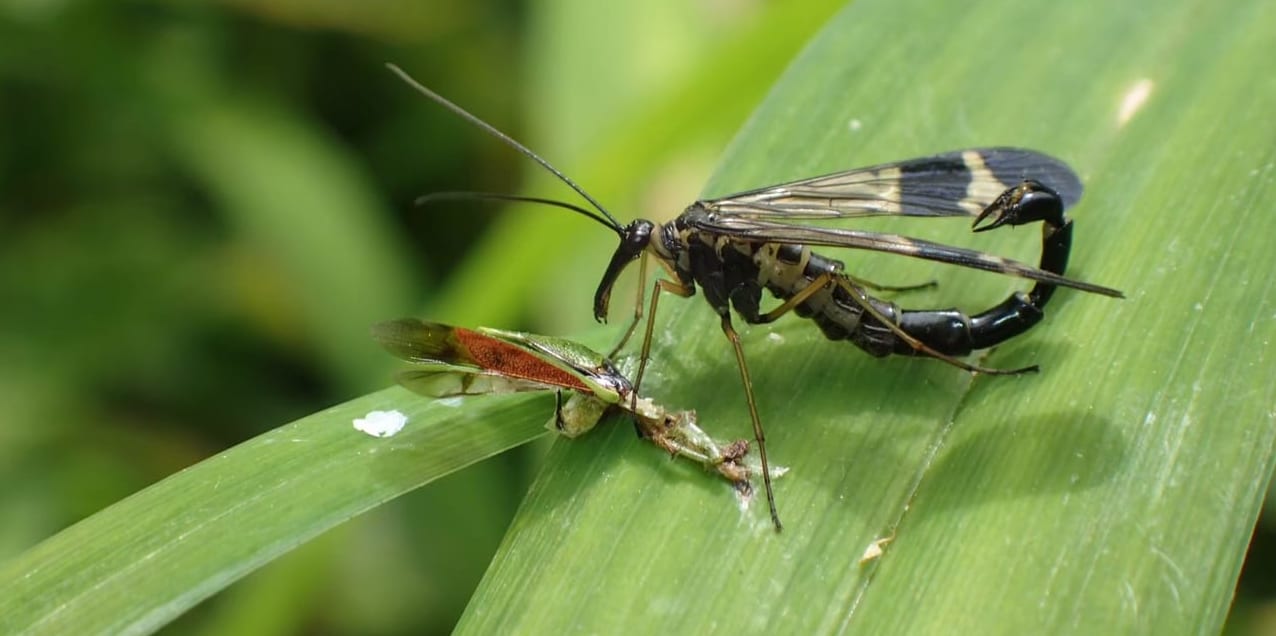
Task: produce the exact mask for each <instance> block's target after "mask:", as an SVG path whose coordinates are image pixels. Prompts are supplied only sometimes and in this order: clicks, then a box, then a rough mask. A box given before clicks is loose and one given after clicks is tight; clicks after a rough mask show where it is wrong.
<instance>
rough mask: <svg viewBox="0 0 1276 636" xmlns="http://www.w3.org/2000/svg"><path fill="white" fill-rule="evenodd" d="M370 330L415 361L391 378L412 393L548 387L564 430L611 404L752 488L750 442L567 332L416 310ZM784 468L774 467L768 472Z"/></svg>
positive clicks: (660, 441)
mask: <svg viewBox="0 0 1276 636" xmlns="http://www.w3.org/2000/svg"><path fill="white" fill-rule="evenodd" d="M372 337H373V338H374V339H375V340H376V341H377V342H379V343H380V344H381V345H382V346H383V347H385V349H386V350H387V351H389V352H390V353H392V354H394V355H395V356H397V357H399V358H401V359H403V360H407V361H408V362H412V363H414V364H415V365H417V367H418V368H416V369H413V370H410V371H403V372H401V373H400V374H399V375H398V378H397V379H398V381H399V383H400V384H402V385H403V386H404V387H406V388H408V389H410V390H412V391H413V392H415V393H419V394H421V395H425V396H427V397H434V398H442V397H452V396H466V395H486V394H493V393H515V392H522V391H554V392H555V395H556V405H555V408H554V415H553V417H551V418H550V420H549V422H548V423H547V424H546V428H549V429H550V430H552V431H556V432H558V433H560V434H562V435H564V436H566V437H577V436H579V435H583V434H584V433H587V432H589V431H590V430H592V429H593V428H594V426H595V425H596V424H597V423H598V421H599V420H600V419H602V417H603V416H604V415H606V414H607V413H608V412H610V411H616V410H619V411H626V412H628V413H629V415H630V416H632V417H633V420H634V425H635V428H636V429H637V431H638V434H639V435H640V436H641V437H643V438H644V439H647V440H649V441H651V442H652V443H653V444H655V445H656V446H658V447H660V448H662V449H664V450H665V451H666V452H668V453H669V454H670V455H677V456H681V457H685V458H687V459H690V460H692V461H696V462H699V463H701V464H703V465H704V466H705V467H706V468H708V469H712V470H715V471H717V472H718V474H720V475H721V476H722V477H724V478H725V479H726V480H727V481H729V482H731V484H732V485H733V486H734V487H735V489H736V491H737V492H739V493H740V494H741V496H745V497H748V496H751V495H752V492H753V487H752V485H751V483H750V480H749V478H750V476H752V475H755V474H757V473H759V472H760V471H761V470H762V468H761V465H760V464H758V463H755V462H753V461H751V460H750V459H749V458H748V451H749V443H748V442H746V441H744V440H739V441H736V442H731V443H726V444H720V443H718V442H717V441H715V440H714V439H713V438H712V437H710V436H709V435H708V434H707V433H705V432H704V431H703V430H702V429H701V428H700V427H699V426H698V425H697V423H696V413H695V411H675V410H670V409H667V408H665V407H663V406H661V405H660V404H657V403H655V402H654V401H652V400H650V399H648V398H645V397H640V396H638V395H637V393H636V390H635V388H634V386H633V385H632V384H631V383H630V381H629V379H628V378H626V377H625V376H624V375H622V374H621V373H620V371H618V370H617V369H616V367H615V366H614V365H613V364H612V363H611V361H610V360H608V359H607V358H606V357H604V356H603V355H602V354H600V353H597V352H594V351H592V350H590V349H588V348H586V347H585V346H583V345H580V344H577V343H575V342H572V341H570V340H562V339H559V338H551V337H549V336H539V335H534V334H528V333H521V332H516V331H502V330H499V329H489V328H486V327H479V328H478V329H465V328H462V327H453V326H450V325H444V324H439V323H433V322H423V321H421V320H417V319H415V318H403V319H399V320H391V321H387V322H383V323H379V324H377V325H374V326H373V327H372ZM564 393H566V394H567V396H566V397H565V398H564ZM784 472H785V469H780V468H776V469H772V471H771V476H776V477H778V476H780V475H782V474H784Z"/></svg>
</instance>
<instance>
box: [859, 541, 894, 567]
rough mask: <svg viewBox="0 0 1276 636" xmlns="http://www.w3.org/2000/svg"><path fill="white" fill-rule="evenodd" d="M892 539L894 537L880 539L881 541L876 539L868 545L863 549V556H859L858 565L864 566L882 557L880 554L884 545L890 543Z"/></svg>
mask: <svg viewBox="0 0 1276 636" xmlns="http://www.w3.org/2000/svg"><path fill="white" fill-rule="evenodd" d="M894 539H895V537H894V536H890V537H882V538H881V539H877V540H875V541H873V542H872V543H870V544H868V547H867V548H864V554H863V555H861V556H860V565H864V564H865V563H868V562H869V561H872V560H874V559H877V558H878V557H880V556H882V552H884V550H883V548H885V547H886V544H888V543H890V542H891V541H893V540H894Z"/></svg>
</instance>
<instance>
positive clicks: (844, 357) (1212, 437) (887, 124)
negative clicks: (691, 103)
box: [459, 0, 1276, 633]
mask: <svg viewBox="0 0 1276 636" xmlns="http://www.w3.org/2000/svg"><path fill="white" fill-rule="evenodd" d="M1274 20H1276V8H1273V6H1272V5H1271V4H1270V3H1264V2H1257V1H1253V2H1235V3H1228V4H1218V3H1209V2H1202V1H1192V0H1180V1H1176V2H1168V3H1167V2H1155V3H1153V2H1144V3H1126V4H1121V5H1111V4H1108V3H1098V2H1089V3H1083V4H1076V3H1070V4H1067V5H1062V4H1057V3H1048V2H1044V1H1042V2H1031V3H1016V4H995V3H985V4H980V5H936V4H934V3H921V2H913V3H904V4H901V3H897V2H886V1H874V0H865V1H862V2H857V3H855V4H854V5H853V6H852V7H850V8H849V9H848V10H847V11H846V12H844V13H843V14H842V15H841V16H840V17H839V18H837V19H836V20H835V22H834V23H833V24H832V25H830V26H829V28H828V29H827V30H826V31H825V32H824V33H823V34H822V35H821V36H820V37H819V38H818V39H817V40H816V41H815V42H814V43H813V44H812V45H811V46H810V47H808V49H807V50H806V51H805V53H804V54H803V55H802V57H801V58H800V59H799V60H798V61H797V62H796V63H794V65H793V66H792V67H791V68H790V69H789V72H788V73H787V74H786V75H785V76H784V78H783V79H782V80H781V82H780V83H779V84H778V85H777V86H775V88H774V89H773V90H772V93H771V96H770V98H769V99H768V101H767V102H766V103H765V104H764V105H763V106H762V108H761V109H759V111H758V112H757V113H756V114H755V115H754V117H753V118H752V120H751V122H750V125H749V126H748V127H747V128H746V129H745V131H744V132H743V133H741V135H740V136H739V137H738V138H737V140H736V143H735V145H734V146H733V147H732V149H731V151H730V152H729V153H728V154H727V155H726V157H725V158H724V161H723V163H722V165H721V166H720V167H719V171H718V176H717V178H715V179H714V180H713V181H712V182H711V184H710V186H709V187H708V188H707V192H708V193H710V194H722V193H726V192H730V191H733V190H740V189H744V188H748V187H754V186H758V185H761V184H766V183H774V182H778V181H781V180H784V179H789V178H794V177H799V176H805V175H811V174H819V173H821V172H828V171H832V170H836V169H842V168H846V167H849V166H853V165H868V164H871V163H875V162H878V161H884V160H890V159H899V158H903V157H908V156H915V155H921V154H926V153H932V152H937V151H942V150H948V149H952V148H957V147H963V146H976V145H997V144H1015V145H1023V146H1028V147H1033V148H1038V149H1041V150H1045V151H1048V152H1051V153H1054V154H1058V155H1059V156H1062V157H1065V158H1067V159H1068V160H1069V161H1070V162H1071V163H1072V164H1073V165H1074V166H1075V167H1077V168H1078V170H1079V171H1080V172H1081V173H1082V175H1083V177H1084V178H1085V180H1086V182H1087V185H1088V188H1089V190H1088V193H1087V195H1086V197H1085V199H1084V200H1083V201H1082V203H1081V205H1080V206H1079V207H1077V208H1076V210H1075V218H1076V219H1077V235H1076V243H1075V249H1074V254H1073V267H1072V273H1074V274H1075V275H1077V276H1079V277H1082V278H1085V279H1087V280H1093V281H1096V282H1100V283H1104V284H1111V285H1114V286H1116V287H1120V288H1123V289H1125V290H1126V291H1127V292H1128V293H1129V295H1130V298H1129V299H1127V300H1124V301H1115V300H1111V299H1105V298H1099V297H1091V296H1085V295H1081V294H1077V293H1070V292H1066V291H1065V292H1061V293H1060V294H1059V297H1058V298H1057V299H1056V300H1055V302H1054V303H1053V304H1052V305H1051V306H1050V308H1049V313H1050V318H1049V320H1047V321H1046V322H1045V323H1044V324H1043V325H1042V326H1040V327H1038V328H1037V329H1036V330H1034V331H1033V332H1032V333H1030V334H1029V335H1027V336H1024V337H1021V338H1018V339H1016V340H1015V341H1013V342H1011V343H1008V344H1007V345H1005V346H1003V347H1001V348H999V349H998V350H997V351H996V352H995V353H994V354H992V355H989V356H987V358H986V360H985V361H986V362H987V363H989V364H992V365H995V366H1000V367H1014V366H1021V365H1024V364H1028V363H1031V362H1040V363H1041V366H1042V369H1043V372H1042V373H1041V374H1040V375H1037V376H1029V377H1019V378H987V377H979V378H971V377H969V376H967V375H965V374H963V373H961V372H959V371H956V370H953V369H951V368H947V367H945V366H944V365H941V364H938V363H935V362H931V361H925V360H891V361H878V360H871V359H867V358H866V357H865V356H863V355H862V354H860V353H859V352H857V351H855V350H854V349H853V348H852V347H851V346H849V345H845V344H836V345H833V344H825V341H824V340H822V339H821V337H820V336H819V334H818V332H817V331H816V330H815V329H814V328H813V327H812V326H811V325H810V324H809V323H805V322H803V321H800V320H798V319H796V318H792V317H790V318H786V319H785V320H783V321H781V322H779V323H777V324H776V325H775V327H774V329H770V328H765V327H753V328H750V329H747V335H746V350H747V351H748V353H749V355H750V360H751V362H752V364H751V368H752V370H753V379H754V384H755V386H756V387H757V391H758V399H759V406H760V408H761V411H762V417H763V420H764V421H765V422H766V423H767V424H768V425H769V426H768V431H767V433H768V440H769V449H770V451H771V458H772V460H773V461H774V462H776V463H779V464H785V465H789V466H791V467H792V468H793V471H792V472H791V473H790V474H789V475H788V476H786V477H785V478H784V479H783V480H781V481H779V482H778V484H777V485H778V488H777V495H778V498H779V509H780V513H781V515H782V516H783V517H784V519H785V521H786V523H787V525H786V530H785V531H784V533H782V534H780V535H778V536H777V535H775V534H774V533H773V532H772V530H771V529H770V527H769V523H768V521H767V518H766V513H765V508H764V506H762V505H761V504H758V505H756V506H755V507H754V508H753V509H751V510H749V511H747V512H744V513H741V512H739V511H738V510H737V509H736V507H735V506H734V505H733V504H732V502H731V496H730V494H729V492H728V490H727V489H726V488H725V487H723V486H721V485H720V484H717V483H715V482H714V481H712V480H710V479H707V478H698V477H699V476H697V475H694V474H693V473H695V472H697V471H695V470H693V469H687V468H686V467H682V466H681V465H677V467H671V466H669V465H668V464H667V462H664V461H663V460H661V459H660V458H656V457H651V456H650V455H644V454H639V453H634V452H632V448H631V444H630V443H629V440H628V439H626V438H627V437H629V436H628V435H627V434H626V432H625V431H623V430H619V429H615V430H612V431H611V433H610V435H607V436H600V437H598V438H591V439H587V440H581V441H580V442H579V443H573V444H563V443H558V444H556V445H555V447H554V449H553V450H552V451H551V455H550V457H549V459H548V461H547V463H546V467H545V469H544V471H543V473H542V475H541V477H540V479H539V480H538V482H537V484H535V485H534V486H533V488H532V491H531V494H530V496H529V499H528V500H527V502H526V503H525V505H524V507H523V509H522V510H521V511H520V513H519V516H518V518H517V519H516V521H515V523H514V526H513V527H512V528H511V531H510V534H509V536H508V537H507V539H506V542H505V544H504V545H503V547H502V550H501V552H500V554H498V556H497V558H496V561H495V562H494V564H493V566H492V568H491V569H490V570H489V572H488V576H487V577H486V578H485V580H484V583H483V584H482V586H481V587H480V590H479V592H478V593H477V594H476V596H475V598H474V599H473V600H472V601H471V604H470V606H469V608H468V609H467V613H466V615H465V617H463V619H462V623H461V625H460V629H459V631H461V632H463V633H466V632H468V633H558V632H562V631H567V630H570V631H576V632H585V633H613V632H616V631H621V630H623V631H625V632H627V633H635V632H655V631H660V632H679V633H707V632H716V633H734V632H739V633H760V632H768V631H777V630H779V631H784V632H795V633H823V632H830V631H846V630H853V631H856V632H863V633H950V632H956V633H1061V632H1066V633H1096V632H1100V633H1103V632H1115V633H1131V632H1136V633H1177V632H1183V631H1192V632H1216V631H1218V630H1219V629H1220V628H1221V626H1222V623H1223V619H1224V617H1225V616H1226V612H1227V609H1228V606H1229V603H1230V600H1231V595H1232V589H1233V586H1234V584H1235V581H1236V577H1237V574H1238V572H1239V569H1240V564H1241V561H1242V559H1243V557H1244V553H1245V546H1246V543H1247V540H1248V538H1249V534H1250V532H1251V530H1252V528H1253V524H1254V520H1255V517H1256V516H1257V514H1258V510H1259V506H1260V503H1261V501H1262V497H1263V492H1264V489H1265V487H1266V484H1267V476H1268V475H1269V474H1270V472H1271V469H1272V464H1273V444H1274V442H1276V414H1274V413H1273V406H1272V405H1273V404H1276V386H1273V383H1272V382H1271V381H1270V370H1271V369H1272V368H1273V364H1274V363H1276V360H1273V359H1272V358H1273V356H1272V339H1273V337H1274V336H1276V302H1274V298H1273V296H1274V290H1273V283H1272V282H1271V277H1270V276H1268V273H1269V272H1271V271H1276V255H1274V253H1273V252H1272V250H1270V249H1269V246H1268V242H1269V240H1270V239H1269V237H1271V236H1272V235H1273V234H1276V220H1274V218H1273V215H1271V214H1270V213H1269V212H1268V210H1267V209H1266V208H1267V207H1268V206H1267V202H1269V201H1271V200H1272V199H1273V197H1274V196H1276V143H1273V141H1276V120H1273V119H1272V117H1271V116H1270V113H1271V112H1273V110H1276V79H1274V78H1273V77H1272V75H1271V73H1270V72H1269V71H1268V69H1267V66H1268V63H1267V60H1270V59H1273V57H1274V56H1276V40H1273V39H1272V37H1271V33H1270V29H1269V28H1268V26H1269V25H1270V24H1272V23H1273V21H1274ZM709 94H711V95H712V94H713V93H712V92H710V93H709ZM929 224H930V226H931V227H932V228H935V229H937V230H939V231H940V232H947V234H941V235H942V236H947V237H950V240H951V238H952V237H956V240H959V241H960V240H965V242H966V243H967V244H971V245H978V246H979V247H981V248H983V249H989V250H991V251H996V252H1001V253H1004V252H1006V251H1011V250H1009V249H1008V246H1010V245H1011V244H1015V245H1017V246H1018V249H1019V250H1021V251H1022V250H1025V249H1027V248H1030V247H1031V246H1032V245H1031V244H1032V243H1033V241H1034V240H1035V237H1036V233H1035V232H1010V231H1006V232H1002V233H1001V234H1002V235H1001V236H999V237H985V236H981V237H979V238H978V240H976V239H974V238H973V237H968V236H967V234H968V232H967V226H966V224H964V223H963V222H961V221H956V222H952V223H947V224H945V222H942V221H931V222H930V223H929ZM936 224H938V225H936ZM913 228H914V226H909V228H908V229H909V231H912V230H913ZM918 229H919V230H920V229H921V228H918ZM1024 253H1027V252H1024ZM847 256H849V257H851V258H852V259H853V261H851V262H848V267H851V268H853V269H852V271H854V272H856V274H857V275H858V274H863V275H864V276H867V277H869V278H871V279H873V280H879V281H881V282H884V283H907V282H916V281H918V280H925V279H927V278H930V277H931V276H940V277H941V278H942V280H943V287H942V288H941V289H940V290H939V291H937V292H934V293H931V292H926V293H917V294H912V295H908V296H902V297H900V299H899V302H901V304H904V305H906V306H910V307H918V306H923V307H924V306H936V307H943V306H947V305H948V304H949V303H958V304H960V305H962V306H963V307H966V308H967V309H971V310H977V309H981V308H982V307H983V306H986V305H984V304H983V303H989V304H990V303H992V302H996V300H997V299H998V298H1001V297H1004V295H1005V294H1006V293H1007V291H1008V290H1009V288H1010V287H1011V285H1012V284H1013V283H1012V281H1007V280H1005V279H999V278H998V277H995V276H988V275H981V274H978V273H971V272H956V271H952V268H940V267H937V266H933V265H930V264H925V263H914V262H907V261H903V262H901V259H879V258H873V257H872V256H871V255H862V254H858V253H857V254H847ZM601 265H602V263H601V262H600V263H599V264H598V267H601ZM580 311H582V312H584V311H586V308H585V306H583V305H582V307H581V309H580ZM714 322H715V321H714V319H713V316H712V312H710V311H709V310H708V309H707V308H706V307H704V306H703V304H702V303H700V302H699V301H696V300H690V301H685V302H680V301H678V300H675V299H666V301H665V302H664V304H662V307H661V316H660V317H659V327H658V328H657V338H656V346H655V348H654V350H653V356H652V360H653V363H652V364H653V367H652V368H653V372H654V373H655V375H654V376H653V377H652V378H651V379H650V381H649V383H648V384H646V385H645V388H646V390H647V391H649V392H650V394H652V395H656V396H659V397H660V398H661V400H662V401H666V402H668V403H669V404H671V405H674V406H692V405H693V406H695V407H696V408H697V409H698V410H699V412H700V415H701V421H702V424H704V425H705V426H706V427H707V428H708V429H709V430H711V431H713V432H715V433H716V434H718V435H719V436H723V437H729V436H744V435H747V434H748V428H747V426H746V423H747V413H746V411H745V410H744V408H743V404H742V399H741V392H740V389H739V388H738V380H737V379H736V377H735V376H736V371H735V368H734V363H733V359H732V357H731V354H730V349H729V347H728V346H727V344H726V343H725V341H724V339H723V338H721V336H719V335H718V333H717V331H718V329H717V326H716V325H715V324H714ZM679 472H681V473H686V475H679V474H678V473H679ZM881 538H893V542H892V543H890V544H888V545H886V547H885V554H884V555H883V556H881V557H880V558H879V559H877V560H875V561H872V562H870V563H868V564H864V565H861V564H860V563H859V559H860V557H861V555H862V554H863V553H864V551H865V549H866V548H867V547H868V546H870V545H871V544H872V543H873V542H874V541H875V540H877V539H881Z"/></svg>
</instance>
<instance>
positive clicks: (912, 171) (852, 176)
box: [702, 148, 1082, 220]
mask: <svg viewBox="0 0 1276 636" xmlns="http://www.w3.org/2000/svg"><path fill="white" fill-rule="evenodd" d="M1025 179H1035V180H1037V181H1040V182H1041V183H1043V184H1045V185H1046V186H1047V187H1049V188H1050V189H1052V190H1054V191H1055V192H1057V193H1058V194H1059V196H1060V197H1061V198H1062V199H1063V202H1064V205H1065V206H1072V205H1073V204H1075V203H1076V202H1077V201H1078V200H1080V198H1081V193H1082V186H1081V180H1080V179H1079V178H1078V177H1077V175H1076V173H1074V172H1073V171H1072V169H1071V168H1069V167H1068V165H1067V164H1066V163H1064V162H1062V161H1060V160H1058V159H1055V158H1054V157H1051V156H1049V155H1044V154H1042V153H1039V152H1036V151H1035V150H1026V149H1023V148H971V149H967V150H955V151H952V152H946V153H943V154H939V155H934V156H931V157H921V158H917V159H906V160H904V161H898V162H895V163H886V164H882V165H878V166H872V167H868V168H858V169H855V170H848V171H846V172H836V173H833V174H827V175H823V176H819V177H812V178H809V179H802V180H800V181H793V182H791V183H783V184H780V185H775V186H768V187H765V188H759V189H757V190H750V191H748V192H741V193H738V194H733V195H730V196H727V197H722V198H720V199H710V200H708V201H704V202H702V204H703V205H704V207H705V208H706V209H708V210H710V211H713V212H717V213H719V214H722V215H727V216H736V217H741V218H747V219H767V218H770V219H780V218H783V219H788V220H803V219H805V220H819V219H838V218H851V217H864V216H922V217H941V216H974V215H977V214H979V213H980V212H981V211H983V209H984V208H985V207H987V206H988V204H990V203H992V201H993V200H994V199H996V198H997V196H998V195H1000V194H1001V193H1003V192H1005V191H1006V190H1008V189H1010V188H1012V187H1014V186H1016V185H1018V184H1019V183H1021V182H1022V181H1023V180H1025Z"/></svg>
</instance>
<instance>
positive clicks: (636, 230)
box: [594, 219, 656, 322]
mask: <svg viewBox="0 0 1276 636" xmlns="http://www.w3.org/2000/svg"><path fill="white" fill-rule="evenodd" d="M655 227H656V224H655V223H652V222H651V221H648V220H646V219H637V220H635V221H633V222H631V223H630V224H629V225H626V226H625V228H624V230H622V231H621V233H620V246H618V247H617V248H616V253H615V254H612V255H611V262H610V263H608V264H607V271H606V272H603V279H602V281H601V282H599V283H598V290H597V291H596V292H594V319H595V320H597V321H598V322H607V307H608V305H609V304H610V303H611V289H612V287H615V285H616V279H618V278H620V274H621V272H624V271H625V268H626V267H628V266H629V264H630V263H632V262H633V261H634V260H635V259H637V258H638V257H639V256H642V252H643V250H645V249H647V246H648V245H650V244H651V233H652V231H653V230H654V229H655Z"/></svg>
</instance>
